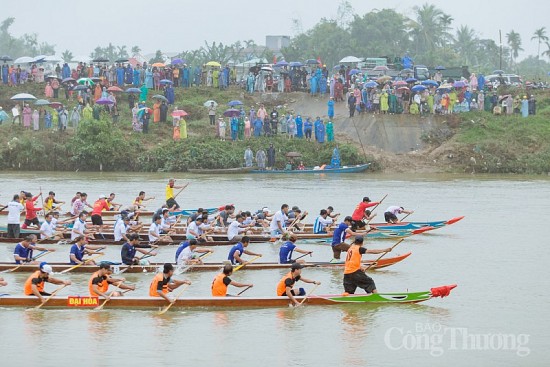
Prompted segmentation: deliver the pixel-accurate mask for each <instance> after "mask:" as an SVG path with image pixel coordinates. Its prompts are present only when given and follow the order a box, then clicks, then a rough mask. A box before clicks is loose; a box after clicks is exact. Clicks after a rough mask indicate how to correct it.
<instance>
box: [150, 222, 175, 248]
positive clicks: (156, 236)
mask: <svg viewBox="0 0 550 367" xmlns="http://www.w3.org/2000/svg"><path fill="white" fill-rule="evenodd" d="M161 223H162V217H161V216H158V215H155V216H153V223H151V226H150V227H149V231H148V235H149V243H156V242H172V238H170V236H161V235H160V232H161V229H162V228H161Z"/></svg>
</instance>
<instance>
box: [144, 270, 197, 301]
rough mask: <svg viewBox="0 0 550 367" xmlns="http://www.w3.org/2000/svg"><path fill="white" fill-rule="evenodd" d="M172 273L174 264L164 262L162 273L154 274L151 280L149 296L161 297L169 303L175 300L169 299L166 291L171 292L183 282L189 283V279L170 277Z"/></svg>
mask: <svg viewBox="0 0 550 367" xmlns="http://www.w3.org/2000/svg"><path fill="white" fill-rule="evenodd" d="M172 275H174V266H173V265H172V264H170V263H165V264H164V268H163V270H162V273H159V274H157V275H155V277H154V278H153V281H152V282H151V285H150V287H149V296H151V297H162V298H164V299H165V300H166V301H167V302H170V303H172V302H175V301H176V300H175V299H174V300H171V299H170V297H168V292H172V291H173V290H174V289H176V288H178V287H179V286H181V285H183V284H191V282H190V281H189V280H176V279H172Z"/></svg>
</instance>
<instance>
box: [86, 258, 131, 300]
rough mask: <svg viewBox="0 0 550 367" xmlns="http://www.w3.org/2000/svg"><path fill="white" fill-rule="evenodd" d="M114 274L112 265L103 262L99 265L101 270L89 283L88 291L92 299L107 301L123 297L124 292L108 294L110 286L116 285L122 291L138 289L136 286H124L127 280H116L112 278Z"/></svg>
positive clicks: (93, 275) (94, 274)
mask: <svg viewBox="0 0 550 367" xmlns="http://www.w3.org/2000/svg"><path fill="white" fill-rule="evenodd" d="M112 273H113V270H112V269H111V264H109V263H107V262H102V263H100V264H99V270H98V271H96V272H95V273H93V274H92V276H91V277H90V280H89V281H88V290H89V291H90V296H92V297H99V296H101V297H103V298H105V299H106V300H107V299H110V298H111V297H121V296H122V295H123V293H122V292H118V291H117V292H111V294H107V291H108V290H109V285H110V284H116V286H117V287H118V288H120V289H129V290H135V289H136V287H135V286H134V285H126V284H122V283H124V282H125V281H126V279H124V278H122V279H115V278H111V274H112Z"/></svg>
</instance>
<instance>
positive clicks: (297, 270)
mask: <svg viewBox="0 0 550 367" xmlns="http://www.w3.org/2000/svg"><path fill="white" fill-rule="evenodd" d="M303 268H304V265H302V264H300V263H293V264H292V266H291V268H290V272H289V273H288V274H286V275H285V276H284V277H282V278H281V280H280V281H279V284H277V295H278V296H287V297H288V298H290V300H291V301H292V303H293V304H294V306H299V305H300V302H298V301H296V298H294V296H305V295H306V291H305V289H304V288H300V289H298V288H294V289H293V288H292V287H293V286H294V284H296V282H297V281H299V280H301V281H302V282H305V283H312V284H317V285H319V284H321V282H318V281H315V280H310V279H306V278H304V277H302V269H303Z"/></svg>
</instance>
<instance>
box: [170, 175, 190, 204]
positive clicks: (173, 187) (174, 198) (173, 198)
mask: <svg viewBox="0 0 550 367" xmlns="http://www.w3.org/2000/svg"><path fill="white" fill-rule="evenodd" d="M175 183H176V180H175V179H173V178H171V179H169V180H168V185H166V206H167V207H168V208H172V207H174V206H175V209H179V208H180V206H179V204H178V202H177V201H176V196H177V194H176V196H175V195H174V189H178V190H181V189H183V188H185V187H187V185H189V184H187V185H185V186H176V185H175Z"/></svg>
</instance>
